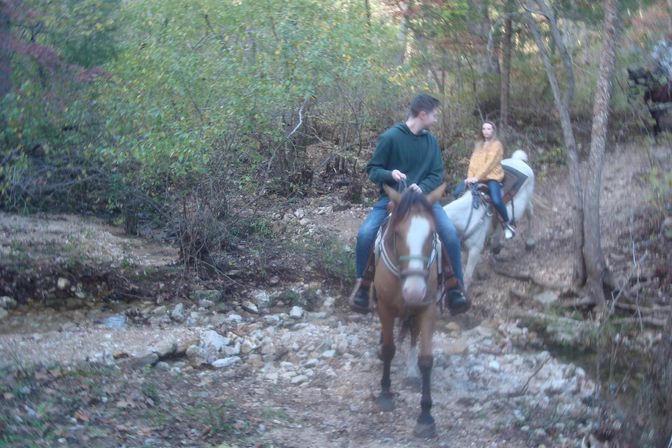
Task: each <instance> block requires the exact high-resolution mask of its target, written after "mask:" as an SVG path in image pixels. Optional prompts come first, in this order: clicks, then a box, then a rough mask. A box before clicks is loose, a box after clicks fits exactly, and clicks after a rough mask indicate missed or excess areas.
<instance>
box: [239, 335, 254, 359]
mask: <svg viewBox="0 0 672 448" xmlns="http://www.w3.org/2000/svg"><path fill="white" fill-rule="evenodd" d="M256 349H257V345H256V344H254V343H253V342H252V341H250V340H249V339H244V340H243V343H242V344H241V345H240V352H241V353H242V354H244V355H246V354H248V353H251V352H253V351H254V350H256Z"/></svg>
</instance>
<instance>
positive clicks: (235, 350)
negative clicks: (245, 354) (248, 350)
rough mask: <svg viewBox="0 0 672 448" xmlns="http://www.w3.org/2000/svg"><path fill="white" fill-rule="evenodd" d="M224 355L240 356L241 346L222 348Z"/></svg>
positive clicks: (237, 344) (236, 344)
mask: <svg viewBox="0 0 672 448" xmlns="http://www.w3.org/2000/svg"><path fill="white" fill-rule="evenodd" d="M221 351H222V353H224V354H225V355H226V356H233V355H239V354H240V344H239V343H237V342H236V343H235V344H234V345H232V346H226V347H222V350H221Z"/></svg>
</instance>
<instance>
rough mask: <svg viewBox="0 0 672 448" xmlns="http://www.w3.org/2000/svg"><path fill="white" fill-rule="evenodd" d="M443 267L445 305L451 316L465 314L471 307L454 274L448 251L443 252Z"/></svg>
mask: <svg viewBox="0 0 672 448" xmlns="http://www.w3.org/2000/svg"><path fill="white" fill-rule="evenodd" d="M442 261H443V262H442V265H443V303H444V304H445V305H446V306H447V307H448V311H450V314H451V316H455V315H456V314H460V313H464V312H465V311H467V310H468V309H469V308H470V307H471V302H470V301H469V299H468V298H467V296H466V294H465V293H464V290H463V289H462V288H461V287H460V283H459V282H458V280H457V277H455V275H454V274H453V267H452V266H451V264H450V259H449V258H448V253H447V252H446V249H445V248H443V250H442Z"/></svg>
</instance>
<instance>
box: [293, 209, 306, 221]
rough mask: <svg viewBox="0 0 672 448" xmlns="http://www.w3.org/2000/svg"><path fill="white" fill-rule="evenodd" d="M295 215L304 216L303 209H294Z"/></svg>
mask: <svg viewBox="0 0 672 448" xmlns="http://www.w3.org/2000/svg"><path fill="white" fill-rule="evenodd" d="M294 216H296V217H297V218H299V219H301V218H303V216H304V211H303V209H302V208H299V209H296V210H294Z"/></svg>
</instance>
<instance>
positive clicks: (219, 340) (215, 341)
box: [201, 330, 231, 352]
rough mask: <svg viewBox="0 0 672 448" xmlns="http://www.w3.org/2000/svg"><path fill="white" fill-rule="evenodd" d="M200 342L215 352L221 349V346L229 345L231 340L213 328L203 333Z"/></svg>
mask: <svg viewBox="0 0 672 448" xmlns="http://www.w3.org/2000/svg"><path fill="white" fill-rule="evenodd" d="M201 343H202V344H203V346H204V347H205V348H211V349H213V350H215V351H216V352H219V351H221V350H222V348H224V347H225V346H227V345H229V344H230V343H231V340H230V339H229V338H225V337H224V336H222V335H221V334H219V333H217V332H216V331H214V330H208V331H206V332H205V333H203V336H202V338H201Z"/></svg>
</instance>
